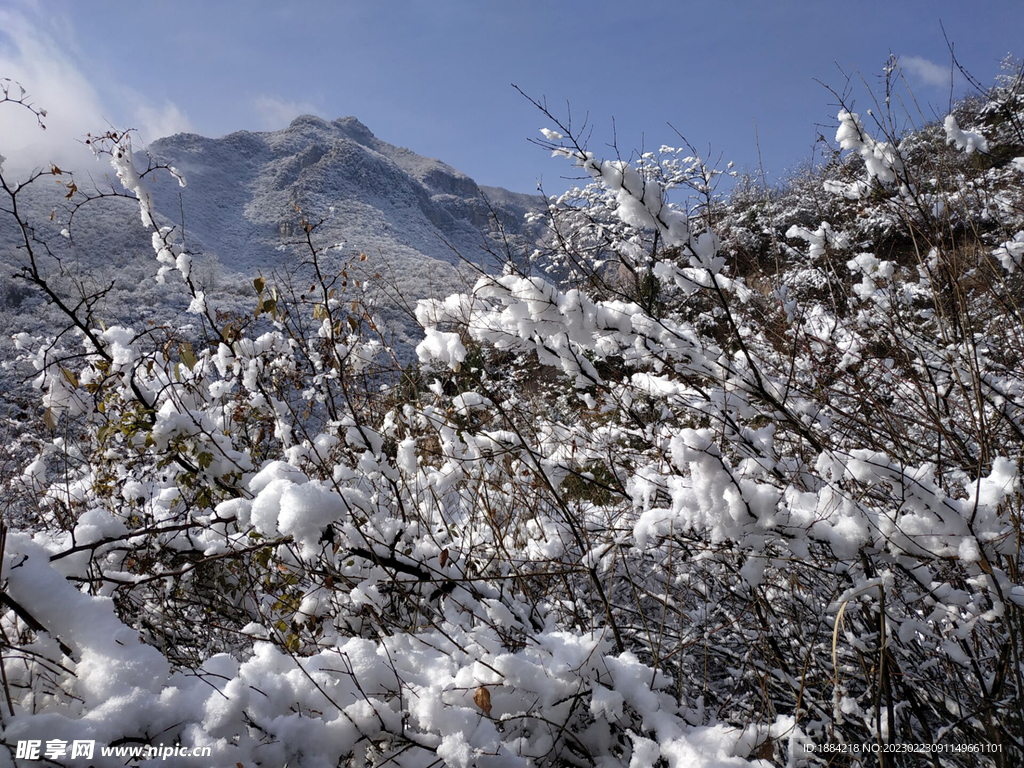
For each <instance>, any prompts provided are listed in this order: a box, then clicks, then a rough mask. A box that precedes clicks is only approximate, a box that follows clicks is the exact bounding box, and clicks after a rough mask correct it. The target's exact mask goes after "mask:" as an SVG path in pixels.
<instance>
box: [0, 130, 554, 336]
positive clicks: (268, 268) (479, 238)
mask: <svg viewBox="0 0 1024 768" xmlns="http://www.w3.org/2000/svg"><path fill="white" fill-rule="evenodd" d="M147 151H148V152H149V154H150V155H151V157H152V158H153V160H154V161H156V162H159V163H167V164H170V165H173V166H175V167H176V168H177V169H178V170H180V172H181V173H182V175H183V176H184V177H185V179H186V180H187V186H186V187H184V188H182V187H180V186H179V185H178V183H177V181H176V180H175V179H173V178H171V177H170V176H169V175H168V174H167V173H164V172H158V173H157V174H156V175H155V176H153V177H151V178H148V179H147V184H148V185H149V187H150V189H151V191H152V193H153V199H154V202H155V208H156V211H157V214H158V217H157V218H158V220H161V221H160V222H159V223H162V224H173V225H176V226H179V227H180V226H181V225H182V224H184V232H185V239H186V245H187V247H188V249H189V250H190V251H192V252H194V253H195V254H196V258H195V264H196V272H195V274H196V276H197V277H198V279H199V281H200V282H202V283H204V285H205V287H206V288H207V289H208V290H207V295H208V296H209V297H210V298H211V299H212V300H213V301H219V302H220V303H219V304H218V306H223V307H225V308H227V309H229V310H239V311H251V309H252V307H251V306H249V305H250V304H252V303H253V302H254V301H255V297H254V295H253V293H252V283H251V279H252V277H253V275H254V274H255V273H256V272H260V273H262V274H263V275H265V276H267V277H268V278H271V277H272V275H274V274H275V273H276V274H280V275H283V274H294V273H295V272H296V271H297V270H298V271H301V265H302V264H303V262H304V260H306V259H307V258H308V256H309V252H308V248H306V247H304V246H303V245H301V244H296V243H297V242H298V241H301V240H302V239H303V238H304V236H305V235H304V232H303V231H302V227H301V222H302V221H303V219H307V220H309V221H311V222H319V221H321V220H323V221H322V224H320V226H319V227H318V228H317V229H316V231H315V232H314V242H315V244H316V245H317V246H328V245H336V246H338V247H337V248H334V249H332V250H331V251H330V255H329V257H328V261H329V262H330V264H329V266H331V267H334V268H337V269H341V268H342V266H343V265H345V264H347V263H348V262H349V261H350V260H353V259H355V260H356V264H357V269H358V270H359V271H360V273H361V275H362V277H363V278H369V279H370V280H371V282H373V283H376V284H377V285H378V287H379V288H380V289H381V290H382V293H381V294H379V296H378V297H377V298H376V299H375V301H376V302H377V303H378V304H379V307H380V313H381V316H382V317H383V318H384V319H385V321H386V325H387V327H388V329H389V330H391V331H393V332H394V334H395V336H396V339H397V341H398V344H399V346H400V347H403V348H405V349H406V351H408V350H409V349H410V347H409V344H410V343H412V342H414V340H415V337H416V333H417V329H416V328H415V326H414V324H413V323H412V321H411V319H410V318H409V317H408V315H407V314H406V313H404V312H403V311H401V310H400V309H399V308H398V306H396V305H397V304H403V303H411V302H413V301H414V300H415V299H418V298H422V297H424V296H427V295H430V294H436V295H445V294H447V293H448V292H450V291H451V290H453V289H454V288H457V287H458V286H459V284H460V282H461V281H462V280H464V279H466V276H467V274H468V272H469V271H471V270H470V269H469V268H468V265H467V264H466V263H464V262H463V261H462V260H463V259H465V260H466V261H467V262H469V263H472V264H475V265H478V266H481V267H483V268H493V267H494V266H495V264H496V260H495V258H494V256H493V253H489V251H492V252H498V251H500V250H502V249H504V247H505V246H504V242H505V238H508V239H509V240H510V242H512V243H514V244H515V245H516V246H517V247H523V246H527V245H528V243H529V242H530V241H532V240H534V239H535V238H536V232H535V231H533V230H531V229H530V228H529V227H528V225H526V224H525V223H524V216H525V214H526V213H527V212H528V211H530V210H531V209H536V208H537V207H538V206H539V205H541V203H542V201H541V199H540V198H539V197H536V196H529V195H524V194H518V193H515V192H510V191H508V190H505V189H500V188H492V187H484V186H480V185H478V184H477V183H476V182H475V181H473V179H471V178H469V177H468V176H466V175H465V174H463V173H461V172H459V171H457V170H455V169H454V168H452V167H451V166H449V165H447V164H445V163H443V162H441V161H439V160H433V159H430V158H426V157H422V156H420V155H417V154H416V153H415V152H413V151H411V150H409V149H405V148H402V147H396V146H393V145H391V144H388V143H387V142H384V141H381V140H380V139H378V138H376V137H375V136H374V135H373V133H371V131H370V129H369V128H367V127H366V126H365V125H363V124H362V123H361V122H359V121H358V120H357V119H356V118H354V117H344V118H340V119H338V120H334V121H330V122H328V121H326V120H323V119H321V118H318V117H314V116H312V115H302V116H300V117H297V118H296V119H295V120H293V121H292V123H291V125H289V126H288V127H287V128H285V129H283V130H279V131H270V132H250V131H238V132H236V133H232V134H229V135H227V136H224V137H222V138H206V137H203V136H198V135H195V134H178V135H176V136H171V137H168V138H164V139H159V140H157V141H155V142H153V143H152V144H151V145H150V146H149V147H148V148H147ZM137 162H139V163H144V161H142V160H138V159H137ZM81 170H84V171H87V172H88V171H91V173H92V178H91V180H90V179H88V177H87V176H85V175H83V174H82V173H81ZM108 171H109V167H108V166H107V165H106V164H105V163H102V164H101V165H99V166H97V167H96V168H95V169H89V168H85V169H80V172H79V174H78V175H76V183H77V184H78V187H79V188H80V189H81V190H83V191H86V192H90V191H93V190H94V189H98V190H101V191H102V190H104V189H106V190H107V191H109V190H110V189H111V187H112V185H113V187H114V188H115V189H117V190H118V191H122V192H123V190H121V187H120V184H118V183H117V181H116V180H113V181H112V180H111V179H110V178H109V175H112V174H109V175H108V174H107V173H106V172H108ZM55 180H56V181H60V180H61V178H60V177H58V178H57V179H55ZM44 182H46V183H44ZM65 194H66V189H65V187H64V186H62V185H60V184H51V183H49V178H48V177H46V178H44V179H41V180H40V181H38V182H36V183H35V184H33V185H32V188H28V189H26V190H25V191H24V193H23V194H22V195H21V198H22V202H21V205H22V207H23V210H27V211H28V216H29V218H31V219H32V221H33V223H34V225H35V226H36V227H38V230H39V232H40V234H41V235H42V236H43V237H44V238H45V239H46V240H47V241H48V243H49V244H50V246H51V247H52V248H53V249H54V251H55V253H56V254H57V255H58V256H59V257H60V258H61V259H62V260H63V263H64V266H65V269H66V271H67V272H68V273H69V274H68V275H67V276H66V277H65V279H63V281H62V283H63V284H65V286H66V287H67V288H68V289H69V290H70V289H71V285H70V283H71V282H72V281H73V279H77V278H81V279H83V280H84V281H85V283H86V285H88V286H95V287H98V286H101V285H103V286H106V285H108V284H110V283H113V286H114V287H113V289H112V290H111V291H110V293H109V295H108V296H107V298H106V299H105V301H104V302H103V303H102V304H101V305H100V307H99V312H98V315H99V316H101V317H103V318H104V319H105V320H106V321H107V322H120V323H131V324H136V325H138V324H140V323H142V324H148V321H149V320H153V321H155V322H170V323H185V322H192V321H194V320H195V318H194V317H191V316H184V315H182V314H181V313H182V310H183V309H184V308H185V307H187V305H188V301H187V300H185V301H182V295H181V294H180V293H179V292H177V291H174V290H173V283H174V280H173V279H171V278H169V279H168V284H169V286H170V288H169V287H168V286H162V285H159V284H157V283H156V281H155V279H154V275H155V274H156V270H157V266H158V265H157V264H156V262H155V261H154V258H153V251H152V248H151V245H150V237H151V234H152V232H151V231H147V230H145V229H143V227H142V226H141V223H140V221H139V216H138V206H137V205H136V204H134V203H133V202H131V201H126V200H121V199H116V200H111V199H106V200H98V201H95V202H92V203H89V204H87V205H86V206H85V207H84V208H82V209H81V210H80V211H79V212H78V213H77V214H76V215H75V217H74V221H73V226H72V227H71V235H72V237H71V239H70V240H68V239H65V238H63V237H61V236H60V230H61V229H62V228H63V227H64V226H65V225H66V224H67V218H68V214H67V212H66V209H67V208H68V202H67V201H66V200H65V199H64V195H65ZM51 211H54V212H55V213H54V215H53V217H52V218H51ZM499 228H503V229H504V236H505V237H504V238H503V237H499ZM16 244H17V232H16V229H15V227H14V222H13V221H12V220H11V219H10V218H9V217H7V216H4V217H0V268H2V272H0V274H2V281H3V282H2V284H0V321H2V324H3V325H4V326H5V327H6V328H8V329H9V331H8V333H5V334H4V337H5V338H4V339H3V340H2V341H0V344H2V345H4V346H5V347H6V346H7V343H8V341H9V339H8V337H9V334H10V333H14V332H17V331H20V330H33V331H41V330H46V329H48V328H56V327H58V326H57V325H56V324H57V323H59V322H61V320H60V318H58V317H56V316H55V315H54V314H53V312H52V311H51V310H49V309H47V308H46V307H45V306H43V304H42V303H41V299H40V298H39V297H37V296H36V295H35V294H34V293H33V292H32V291H31V290H29V289H28V286H25V285H23V284H20V283H19V282H17V281H12V280H11V275H12V274H13V273H14V272H15V271H16V269H17V264H18V259H19V253H18V251H17V249H16ZM360 254H366V259H365V260H364V261H358V259H359V256H360ZM54 272H56V270H54ZM374 276H379V277H377V278H376V279H374ZM172 277H173V276H172ZM59 282H61V281H59ZM385 294H386V295H385ZM396 298H397V300H396ZM3 351H4V352H5V355H6V353H7V352H8V351H9V350H7V349H4V350H3Z"/></svg>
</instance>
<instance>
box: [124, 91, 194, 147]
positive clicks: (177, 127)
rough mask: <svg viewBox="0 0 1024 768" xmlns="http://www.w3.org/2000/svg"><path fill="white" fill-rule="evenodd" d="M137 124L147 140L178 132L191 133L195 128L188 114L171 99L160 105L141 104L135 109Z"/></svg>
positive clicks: (141, 134)
mask: <svg viewBox="0 0 1024 768" xmlns="http://www.w3.org/2000/svg"><path fill="white" fill-rule="evenodd" d="M135 125H136V126H137V127H138V129H139V135H140V136H141V138H142V139H143V141H147V142H148V141H153V140H154V139H159V138H162V137H164V136H173V135H174V134H176V133H191V132H192V130H193V129H192V121H191V120H189V119H188V115H186V114H185V113H184V112H182V111H181V109H179V108H178V105H177V104H175V103H174V102H171V101H165V102H164V103H163V106H160V107H156V106H153V105H151V104H145V103H142V104H140V105H139V106H138V107H137V108H136V109H135Z"/></svg>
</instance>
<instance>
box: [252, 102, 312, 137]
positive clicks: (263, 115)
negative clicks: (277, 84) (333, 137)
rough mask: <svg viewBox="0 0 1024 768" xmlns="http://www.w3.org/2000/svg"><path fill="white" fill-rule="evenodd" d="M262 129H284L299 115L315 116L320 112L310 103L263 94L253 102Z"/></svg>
mask: <svg viewBox="0 0 1024 768" xmlns="http://www.w3.org/2000/svg"><path fill="white" fill-rule="evenodd" d="M252 108H253V111H254V112H255V113H256V117H257V118H258V120H259V122H260V127H261V128H266V129H267V130H274V129H278V128H284V127H285V126H287V125H288V124H289V123H290V122H291V121H292V120H294V119H295V118H296V117H298V116H299V115H315V114H317V112H319V111H320V110H319V109H318V108H317V107H316V105H314V104H311V103H310V102H308V101H288V100H286V99H279V98H277V97H276V96H268V95H266V94H263V95H261V96H257V97H256V98H255V99H253V101H252Z"/></svg>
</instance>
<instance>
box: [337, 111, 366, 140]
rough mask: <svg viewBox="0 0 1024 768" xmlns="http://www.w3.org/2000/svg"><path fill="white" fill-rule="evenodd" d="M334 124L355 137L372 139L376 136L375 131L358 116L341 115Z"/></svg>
mask: <svg viewBox="0 0 1024 768" xmlns="http://www.w3.org/2000/svg"><path fill="white" fill-rule="evenodd" d="M334 124H335V125H336V126H338V127H339V128H341V129H342V130H343V131H345V132H346V133H347V134H349V135H350V136H352V138H354V139H363V140H366V139H372V138H375V137H374V135H373V132H372V131H371V130H370V129H369V128H367V127H366V126H365V125H363V124H362V123H361V122H360V121H359V120H358V119H357V118H355V117H352V116H351V115H349V116H348V117H339V118H338V119H337V120H335V121H334Z"/></svg>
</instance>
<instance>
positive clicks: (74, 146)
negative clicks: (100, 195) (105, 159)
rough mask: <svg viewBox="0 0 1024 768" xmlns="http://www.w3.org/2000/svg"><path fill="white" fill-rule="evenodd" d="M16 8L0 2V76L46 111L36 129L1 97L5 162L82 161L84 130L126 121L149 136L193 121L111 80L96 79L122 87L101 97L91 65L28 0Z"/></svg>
mask: <svg viewBox="0 0 1024 768" xmlns="http://www.w3.org/2000/svg"><path fill="white" fill-rule="evenodd" d="M22 8H23V9H24V10H22V11H13V10H0V77H9V78H11V79H12V80H16V81H18V82H19V83H21V85H22V86H23V87H24V88H25V90H26V91H28V93H29V95H30V98H31V100H32V101H33V103H35V104H36V105H37V106H39V107H41V108H43V109H45V110H46V112H47V116H46V119H45V120H44V121H43V122H44V123H45V125H46V130H41V129H40V128H39V126H38V125H37V123H36V120H35V118H34V117H33V116H32V115H31V114H29V112H28V110H24V109H19V108H16V107H13V106H12V105H5V106H4V107H2V109H3V116H2V121H3V126H4V130H3V134H2V135H0V152H2V153H3V154H4V155H5V156H7V158H8V159H9V162H8V163H7V164H6V165H7V167H8V168H9V169H14V170H21V169H27V168H31V167H35V166H40V165H45V164H47V163H57V164H58V165H61V164H64V165H71V166H72V167H78V168H82V167H83V161H87V160H88V159H89V158H90V157H91V153H90V152H89V151H88V149H87V148H86V147H85V146H84V144H83V143H82V142H83V140H84V139H85V136H86V134H87V133H88V132H90V131H92V132H93V133H95V132H98V131H105V130H107V129H108V128H116V129H120V128H124V127H127V126H129V125H131V126H133V127H136V128H138V129H139V131H140V137H141V138H142V139H143V140H145V141H152V140H153V139H156V138H159V137H160V136H166V135H168V134H170V133H176V132H179V131H182V130H188V129H190V128H191V122H190V121H189V119H188V117H187V116H186V114H185V113H184V111H183V110H182V109H181V107H179V106H178V105H176V104H174V103H173V102H171V101H164V102H163V103H162V104H154V103H153V102H152V101H151V100H150V99H148V98H146V97H145V95H144V94H140V93H137V92H135V91H134V90H132V89H130V88H127V87H126V86H123V85H121V84H120V83H117V82H108V81H105V82H103V83H102V86H103V90H104V92H108V93H114V94H124V95H125V96H126V98H124V99H119V100H118V101H119V103H118V104H108V103H105V101H104V98H103V97H102V96H101V92H100V89H99V88H97V87H96V85H94V83H95V82H96V78H97V77H99V75H98V74H97V67H95V66H94V65H92V64H91V63H90V62H89V61H88V59H87V58H86V57H84V56H83V55H82V53H81V52H80V51H79V50H78V49H77V46H76V44H75V41H74V40H73V39H68V35H69V34H70V31H69V30H67V29H59V28H58V27H56V26H54V23H51V22H50V21H48V20H47V19H46V18H45V15H44V14H43V11H42V10H41V9H39V8H38V7H37V6H36V5H35V4H33V3H27V4H22Z"/></svg>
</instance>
